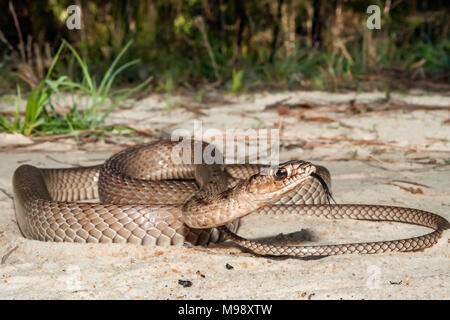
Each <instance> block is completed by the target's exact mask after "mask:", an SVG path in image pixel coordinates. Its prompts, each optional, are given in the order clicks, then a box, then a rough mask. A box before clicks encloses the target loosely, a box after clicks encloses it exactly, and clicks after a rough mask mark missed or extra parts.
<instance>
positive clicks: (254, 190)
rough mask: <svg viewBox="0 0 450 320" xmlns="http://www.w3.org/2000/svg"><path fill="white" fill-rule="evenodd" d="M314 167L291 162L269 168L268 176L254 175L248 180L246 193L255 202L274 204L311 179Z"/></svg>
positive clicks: (305, 163) (299, 161) (303, 163)
mask: <svg viewBox="0 0 450 320" xmlns="http://www.w3.org/2000/svg"><path fill="white" fill-rule="evenodd" d="M315 171H316V167H315V166H314V165H313V164H311V163H309V162H306V161H301V160H291V161H287V162H284V163H281V164H280V165H278V167H276V168H271V169H270V170H269V172H268V174H267V173H266V174H262V173H260V174H256V175H254V176H253V177H251V178H250V179H249V180H248V182H247V183H248V185H247V191H248V192H249V193H250V194H251V195H252V196H253V197H254V200H255V201H262V202H266V203H274V202H276V201H278V199H279V198H280V197H282V196H283V195H284V194H286V193H288V192H290V191H292V190H294V189H297V188H299V186H300V185H301V184H302V183H303V182H304V181H306V180H307V179H311V178H312V175H313V174H314V173H315Z"/></svg>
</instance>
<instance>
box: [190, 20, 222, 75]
mask: <svg viewBox="0 0 450 320" xmlns="http://www.w3.org/2000/svg"><path fill="white" fill-rule="evenodd" d="M195 25H196V26H197V28H198V29H199V30H200V33H201V34H202V37H203V41H204V42H205V47H206V49H207V51H208V54H209V58H210V59H211V64H212V67H213V69H214V74H215V76H216V79H217V80H220V77H219V71H218V69H217V64H216V59H215V58H214V53H213V51H212V49H211V45H210V44H209V41H208V35H207V33H206V29H205V23H204V21H203V17H201V16H198V17H196V18H195Z"/></svg>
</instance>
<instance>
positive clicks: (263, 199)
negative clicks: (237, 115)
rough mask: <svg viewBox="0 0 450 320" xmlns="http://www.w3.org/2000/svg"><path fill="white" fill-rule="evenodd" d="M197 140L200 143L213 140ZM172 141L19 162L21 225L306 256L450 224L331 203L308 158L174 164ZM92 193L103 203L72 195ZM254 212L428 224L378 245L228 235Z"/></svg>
mask: <svg viewBox="0 0 450 320" xmlns="http://www.w3.org/2000/svg"><path fill="white" fill-rule="evenodd" d="M200 143H201V142H200ZM201 145H202V148H203V149H202V150H204V148H208V146H210V145H208V144H206V143H201ZM177 146H179V143H176V142H169V141H159V142H156V143H150V144H143V145H139V146H135V147H131V148H128V149H125V150H123V151H121V152H119V153H117V154H115V155H113V156H112V157H111V158H110V159H108V160H107V161H106V162H105V163H104V164H103V165H99V166H92V167H80V168H67V169H38V168H36V167H33V166H30V165H22V166H20V167H19V168H17V170H16V171H15V173H14V177H13V189H14V203H15V210H16V217H17V222H18V225H19V228H20V230H21V232H22V233H23V235H24V236H25V237H26V238H29V239H37V240H42V241H57V242H60V241H67V242H82V243H85V242H91V243H112V242H114V243H133V244H140V245H182V244H184V243H185V242H190V243H192V244H194V245H197V244H207V243H208V242H213V241H219V240H222V239H223V238H224V236H225V237H226V238H228V239H231V240H233V241H235V242H237V243H238V244H239V245H241V246H243V247H246V248H248V249H250V250H252V251H253V252H255V253H257V254H261V255H287V256H302V257H305V256H328V255H337V254H348V253H381V252H392V251H415V250H420V249H423V248H427V247H430V246H432V245H433V244H435V243H436V242H437V241H438V239H439V237H440V235H441V234H442V232H443V231H444V230H446V229H448V228H449V222H448V221H447V220H446V219H444V218H443V217H441V216H439V215H436V214H433V213H429V212H425V211H422V210H417V209H410V208H403V207H391V206H377V205H331V204H327V203H326V201H327V197H328V192H327V190H328V187H329V186H330V183H331V181H330V176H329V172H328V170H327V169H326V168H324V167H321V166H315V165H313V164H311V163H308V162H304V161H288V162H285V163H282V164H280V165H279V166H278V168H276V169H275V170H272V171H271V172H270V174H262V173H260V172H259V171H260V166H256V165H206V164H190V163H193V161H191V162H190V163H187V164H183V163H174V161H173V155H174V154H176V155H178V156H180V154H179V153H180V152H181V151H180V150H181V149H180V150H179V149H176V148H177ZM192 146H193V143H192ZM174 150H175V151H174ZM174 152H175V153H174ZM191 160H192V159H191ZM97 198H99V199H100V202H99V203H96V202H90V203H88V202H77V201H81V200H94V199H97ZM256 211H266V212H273V213H277V212H288V213H294V214H297V215H299V216H301V215H313V216H317V217H325V218H328V219H357V220H372V221H395V222H403V223H409V224H416V225H421V226H425V227H429V228H432V229H434V230H433V231H432V232H431V233H428V234H425V235H422V236H417V237H413V238H409V239H402V240H390V241H378V242H365V243H350V244H335V245H319V246H299V245H277V244H263V243H259V242H257V241H252V240H247V239H244V238H241V237H240V236H238V235H237V234H235V233H234V232H236V230H237V228H238V226H239V218H241V217H243V216H245V215H247V214H250V213H252V212H256ZM225 225H226V226H225Z"/></svg>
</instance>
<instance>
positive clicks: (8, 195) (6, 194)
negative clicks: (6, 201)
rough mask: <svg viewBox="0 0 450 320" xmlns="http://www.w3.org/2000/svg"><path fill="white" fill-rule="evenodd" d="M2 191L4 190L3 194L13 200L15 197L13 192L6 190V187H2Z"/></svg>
mask: <svg viewBox="0 0 450 320" xmlns="http://www.w3.org/2000/svg"><path fill="white" fill-rule="evenodd" d="M0 191H1V192H3V194H4V195H5V196H7V197H8V198H10V199H11V200H13V199H14V197H13V196H12V195H11V194H9V192H8V191H6V190H5V189H3V188H0Z"/></svg>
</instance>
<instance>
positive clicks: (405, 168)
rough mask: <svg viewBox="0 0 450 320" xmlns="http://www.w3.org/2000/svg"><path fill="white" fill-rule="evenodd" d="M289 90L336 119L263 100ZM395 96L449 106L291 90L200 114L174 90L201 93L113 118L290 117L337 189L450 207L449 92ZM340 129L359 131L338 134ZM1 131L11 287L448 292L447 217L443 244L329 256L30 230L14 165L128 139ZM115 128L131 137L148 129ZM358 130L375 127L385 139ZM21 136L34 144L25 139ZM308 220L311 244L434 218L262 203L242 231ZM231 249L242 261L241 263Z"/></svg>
mask: <svg viewBox="0 0 450 320" xmlns="http://www.w3.org/2000/svg"><path fill="white" fill-rule="evenodd" d="M286 97H291V99H290V100H289V102H291V103H294V102H310V103H318V104H321V105H323V106H321V107H317V108H313V109H308V110H306V111H305V117H307V118H308V117H319V116H320V117H329V118H334V119H337V121H336V122H331V123H324V122H305V121H301V120H299V118H298V114H297V113H298V111H296V110H293V111H292V113H291V114H290V115H288V116H282V117H281V116H279V115H278V113H277V112H275V111H270V112H269V111H267V112H262V110H263V109H264V107H265V106H266V105H267V104H270V103H273V102H275V101H278V100H281V99H283V98H286ZM382 97H383V95H382V94H381V93H373V94H364V95H361V94H360V95H357V96H356V98H357V102H356V103H357V104H366V103H368V104H369V105H370V104H371V103H373V102H374V101H375V100H376V99H380V98H382ZM393 97H395V99H398V100H402V101H406V102H410V103H416V104H428V105H430V106H441V107H444V109H442V110H435V111H430V110H417V111H407V110H405V111H399V110H396V111H384V112H377V113H370V112H369V113H362V114H355V115H352V114H345V113H342V112H335V111H336V108H335V107H336V105H337V104H338V103H345V102H348V101H349V100H350V99H354V98H355V94H354V93H349V94H341V95H332V94H327V93H318V92H310V93H307V92H294V93H293V92H290V93H280V94H262V95H256V96H241V97H238V98H235V97H227V99H228V100H229V101H231V102H233V103H231V102H230V103H229V104H223V105H221V104H218V105H210V106H203V107H205V108H204V109H201V111H202V112H204V113H205V114H206V116H200V115H198V114H195V113H192V112H190V111H186V110H185V109H183V108H175V109H171V110H169V108H167V106H168V101H169V100H170V101H171V105H176V104H177V103H178V102H179V101H182V102H183V103H184V104H186V105H189V103H192V102H189V99H187V98H182V97H171V98H167V97H164V96H152V97H149V98H147V99H144V100H142V101H140V102H138V103H136V105H135V106H134V107H133V109H125V108H124V109H121V110H117V112H115V113H114V114H113V115H112V117H111V118H110V119H109V121H110V122H120V123H123V122H127V121H128V122H130V123H132V125H133V126H135V127H139V128H141V129H145V130H148V129H150V130H153V132H154V133H156V134H167V133H170V132H171V130H172V129H173V128H180V127H186V128H190V127H192V121H193V120H194V119H201V120H202V121H203V126H204V127H205V128H208V127H209V128H219V129H225V128H248V127H253V128H258V127H273V126H276V124H277V123H280V121H281V122H282V123H283V130H282V132H281V134H282V136H283V137H289V139H291V141H290V143H294V142H295V141H294V140H295V139H299V140H298V141H297V142H298V143H299V142H302V139H305V140H306V141H307V142H308V144H307V145H304V146H303V149H302V148H301V147H297V148H293V149H290V150H287V149H285V148H283V149H282V152H281V158H282V159H283V160H285V159H294V158H300V159H306V160H311V161H313V162H314V163H318V164H323V165H326V166H327V167H328V168H329V169H330V171H331V173H332V176H333V191H334V198H335V199H336V201H338V202H339V203H348V202H353V203H372V204H390V205H399V206H409V207H415V208H420V209H424V210H427V211H431V212H435V213H438V214H440V215H442V216H444V217H446V218H447V219H450V182H449V181H450V165H449V163H448V160H449V159H450V141H449V138H450V125H449V124H445V123H444V121H445V120H447V119H448V118H449V112H448V109H445V107H447V108H448V106H450V98H449V97H441V96H433V95H426V96H400V95H393ZM174 101H175V102H176V103H174ZM197 104H198V103H197ZM344 107H345V106H340V107H339V108H341V109H343V108H344ZM1 108H2V109H5V108H11V109H13V108H14V106H5V105H1ZM333 108H334V109H333ZM333 110H334V111H333ZM336 138H340V139H341V140H342V138H345V139H347V140H344V141H331V140H329V139H336ZM0 139H1V140H2V143H1V144H0V148H1V149H0V151H1V152H2V153H1V163H2V166H1V167H0V188H1V189H2V191H0V210H1V211H0V212H1V214H0V258H1V257H4V258H3V260H6V261H4V263H2V264H0V298H1V299H55V298H56V299H107V298H112V299H136V298H144V299H149V298H154V299H185V298H186V299H187V298H190V299H200V298H202V299H341V298H342V299H378V298H381V299H449V296H450V295H449V293H450V290H449V271H450V259H449V258H450V252H449V249H448V243H449V239H448V238H449V235H450V231H448V230H447V231H446V232H445V233H444V234H443V236H442V237H441V240H440V242H439V243H438V244H437V245H435V246H434V247H432V248H430V249H426V250H424V251H422V252H415V253H393V254H380V255H365V256H362V255H344V256H336V257H328V258H323V259H319V260H301V259H293V258H290V259H279V258H267V257H260V256H254V255H253V254H251V253H248V252H243V251H242V250H241V249H239V248H238V247H237V246H235V245H233V244H231V243H225V244H219V245H211V246H209V247H207V248H205V247H198V248H187V247H182V248H165V247H164V248H163V247H154V248H145V247H137V246H133V245H118V244H114V245H102V244H99V245H94V244H88V245H82V244H70V243H63V244H62V243H46V242H40V241H33V240H27V239H24V238H23V237H22V236H21V234H20V232H19V229H18V227H17V225H16V222H15V215H14V209H13V203H12V200H11V199H10V198H9V197H8V195H11V194H12V188H11V177H12V174H13V172H14V170H15V168H16V167H17V166H19V165H20V164H22V163H28V164H32V165H36V166H41V167H64V166H69V164H80V165H87V164H92V163H100V162H101V161H102V160H103V159H106V158H107V157H108V156H109V155H111V154H112V153H114V152H116V151H118V150H120V149H122V148H123V146H120V145H119V146H118V145H114V144H111V143H108V141H106V142H105V141H103V140H101V139H100V140H99V141H91V142H87V143H85V144H77V143H76V142H75V141H74V140H73V139H66V140H58V141H56V142H47V143H41V144H34V145H27V143H28V142H29V141H28V140H27V139H23V138H20V139H19V140H16V139H15V138H11V137H6V136H4V135H2V136H1V137H0ZM327 139H328V140H327ZM352 139H354V140H352ZM115 140H117V141H118V142H120V143H122V144H123V143H125V142H127V143H129V144H132V143H137V142H143V141H147V140H148V139H144V138H141V137H139V138H132V139H129V138H116V139H115ZM355 140H366V141H372V140H374V141H375V140H376V141H377V142H381V143H383V144H385V145H374V144H361V141H360V142H359V143H358V142H357V141H355ZM15 141H17V142H15ZM14 144H20V145H22V146H21V147H20V148H18V149H14V148H13V146H14ZM286 144H288V143H287V142H284V143H283V146H285V145H286ZM43 150H51V151H50V152H49V151H47V152H43ZM446 160H447V162H445V161H446ZM65 163H66V164H65ZM398 180H402V181H403V182H398ZM404 181H409V182H413V183H420V184H422V185H425V186H427V187H424V186H418V185H415V184H411V183H406V182H404ZM301 229H306V231H307V233H308V234H311V235H312V241H308V242H306V243H308V244H311V243H313V244H315V243H317V244H318V243H333V242H334V243H339V242H350V241H365V240H387V239H396V238H402V237H410V236H413V235H419V234H423V233H425V232H428V231H429V230H428V229H426V228H421V227H416V226H409V225H403V224H396V223H369V222H355V221H339V222H336V221H325V220H320V219H311V218H305V217H293V216H282V217H278V218H274V217H269V216H258V215H253V216H249V217H248V218H246V219H245V221H244V223H243V227H242V230H241V231H240V233H241V234H243V235H247V236H265V235H276V234H278V233H280V232H284V233H286V232H290V231H296V230H301ZM14 248H16V249H15V250H14V251H12V252H11V250H12V249H14ZM8 253H10V254H9V256H7V257H5V255H7V254H8ZM227 263H228V264H230V265H232V266H233V267H234V269H231V270H228V269H227V268H226V267H225V266H226V264H227ZM180 279H181V280H190V281H191V282H192V286H191V287H183V286H182V285H180V284H178V280H180Z"/></svg>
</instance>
